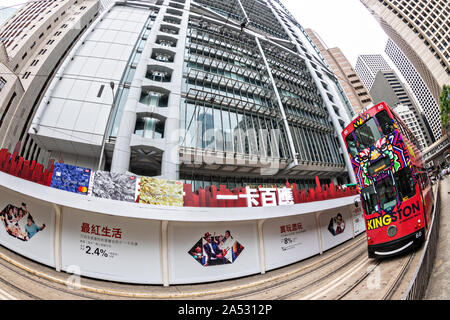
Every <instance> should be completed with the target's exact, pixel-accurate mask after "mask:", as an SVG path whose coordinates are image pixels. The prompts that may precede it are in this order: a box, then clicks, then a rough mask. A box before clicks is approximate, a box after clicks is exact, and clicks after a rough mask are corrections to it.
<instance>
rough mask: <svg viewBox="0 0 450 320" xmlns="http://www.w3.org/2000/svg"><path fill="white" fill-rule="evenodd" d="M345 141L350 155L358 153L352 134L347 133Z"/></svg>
mask: <svg viewBox="0 0 450 320" xmlns="http://www.w3.org/2000/svg"><path fill="white" fill-rule="evenodd" d="M345 142H347V147H348V151H349V152H350V155H351V156H352V157H355V156H356V155H357V154H358V149H357V148H356V142H355V139H353V135H352V134H349V135H348V136H347V138H345Z"/></svg>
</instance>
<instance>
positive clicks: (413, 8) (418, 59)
mask: <svg viewBox="0 0 450 320" xmlns="http://www.w3.org/2000/svg"><path fill="white" fill-rule="evenodd" d="M361 2H362V3H363V4H364V5H365V6H366V7H367V8H368V9H369V11H370V12H371V13H372V15H374V17H375V18H376V19H377V20H378V22H379V23H380V25H381V27H382V28H383V29H384V31H385V32H386V33H387V35H388V36H389V37H390V38H391V39H392V40H393V41H394V42H395V44H396V45H397V46H398V47H399V48H400V49H401V51H402V52H403V53H404V55H405V56H406V57H407V58H408V60H409V61H410V62H411V64H412V65H413V66H414V68H415V69H416V70H417V72H418V73H419V74H420V76H421V78H422V79H423V81H424V82H425V83H426V85H427V87H428V88H429V90H430V92H431V94H432V95H433V97H434V100H435V101H436V103H437V104H438V103H439V96H440V93H441V90H442V86H443V85H444V84H449V83H450V25H449V16H450V2H449V1H447V0H418V1H394V0H383V1H379V0H361ZM435 138H437V137H435Z"/></svg>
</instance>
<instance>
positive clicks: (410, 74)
mask: <svg viewBox="0 0 450 320" xmlns="http://www.w3.org/2000/svg"><path fill="white" fill-rule="evenodd" d="M385 52H386V54H387V55H388V56H389V58H390V59H391V60H392V62H393V63H394V64H395V66H396V67H397V69H398V70H399V71H400V72H401V74H402V76H403V77H404V78H405V80H406V82H407V83H408V85H409V86H410V88H411V91H412V93H413V94H414V96H415V97H416V99H417V101H418V102H419V105H420V107H421V108H422V111H423V112H424V114H425V117H426V120H427V121H428V123H429V125H430V127H431V131H432V132H431V140H432V142H434V141H435V140H436V139H437V140H439V139H440V137H441V136H442V130H441V119H440V109H439V105H438V104H437V103H436V100H435V99H434V98H433V95H432V94H431V92H430V90H429V89H428V87H427V85H426V84H425V82H424V81H423V79H422V77H421V76H420V74H419V73H418V72H417V70H416V69H415V68H414V66H413V65H412V63H411V62H410V61H409V60H408V58H407V57H406V56H405V55H404V53H403V52H402V51H401V50H400V48H399V47H398V46H397V45H396V44H395V42H394V41H392V40H391V39H389V40H388V42H387V45H386V49H385Z"/></svg>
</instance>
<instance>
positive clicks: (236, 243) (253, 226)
mask: <svg viewBox="0 0 450 320" xmlns="http://www.w3.org/2000/svg"><path fill="white" fill-rule="evenodd" d="M167 238H168V254H169V256H168V260H169V279H170V283H171V284H186V283H191V284H192V283H205V282H209V281H219V280H225V279H232V278H238V277H244V276H246V275H250V274H255V273H258V272H260V270H261V269H260V260H259V255H258V250H259V247H258V228H257V223H256V222H255V221H234V222H229V221H228V222H194V221H191V222H187V221H186V222H184V221H170V222H169V224H168V226H167Z"/></svg>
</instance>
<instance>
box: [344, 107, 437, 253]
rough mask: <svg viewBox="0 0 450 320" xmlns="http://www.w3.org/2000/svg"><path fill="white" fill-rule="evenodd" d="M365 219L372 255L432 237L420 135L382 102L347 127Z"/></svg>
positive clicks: (429, 195) (399, 249) (428, 185)
mask: <svg viewBox="0 0 450 320" xmlns="http://www.w3.org/2000/svg"><path fill="white" fill-rule="evenodd" d="M342 136H343V138H344V140H345V143H346V146H347V151H348V154H349V157H350V159H351V162H352V166H353V170H354V172H355V176H356V179H357V184H358V191H359V193H360V196H361V202H362V206H363V210H364V217H365V221H366V231H367V232H366V235H367V242H368V251H369V257H370V258H375V257H388V256H394V255H396V254H400V253H402V252H405V251H407V250H410V249H414V248H417V247H418V246H420V245H421V244H422V243H423V242H424V239H425V238H426V236H427V233H428V228H429V224H430V221H431V213H432V211H433V208H432V206H433V195H432V187H431V183H430V179H429V177H428V174H427V171H426V169H425V168H424V166H423V162H422V154H421V152H420V150H419V148H418V143H417V141H416V138H415V137H414V135H413V134H412V133H411V131H410V130H409V129H408V128H407V127H406V125H405V124H404V123H403V121H402V120H401V119H400V118H399V117H398V116H397V115H396V114H395V113H394V112H393V110H392V109H391V108H389V106H388V105H387V104H386V103H384V102H382V103H380V104H377V105H375V106H374V107H372V108H370V109H368V110H367V111H365V112H362V113H361V114H359V115H358V117H357V118H356V119H354V120H353V121H352V122H351V123H350V124H349V125H348V126H347V127H346V128H345V129H344V130H343V132H342Z"/></svg>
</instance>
